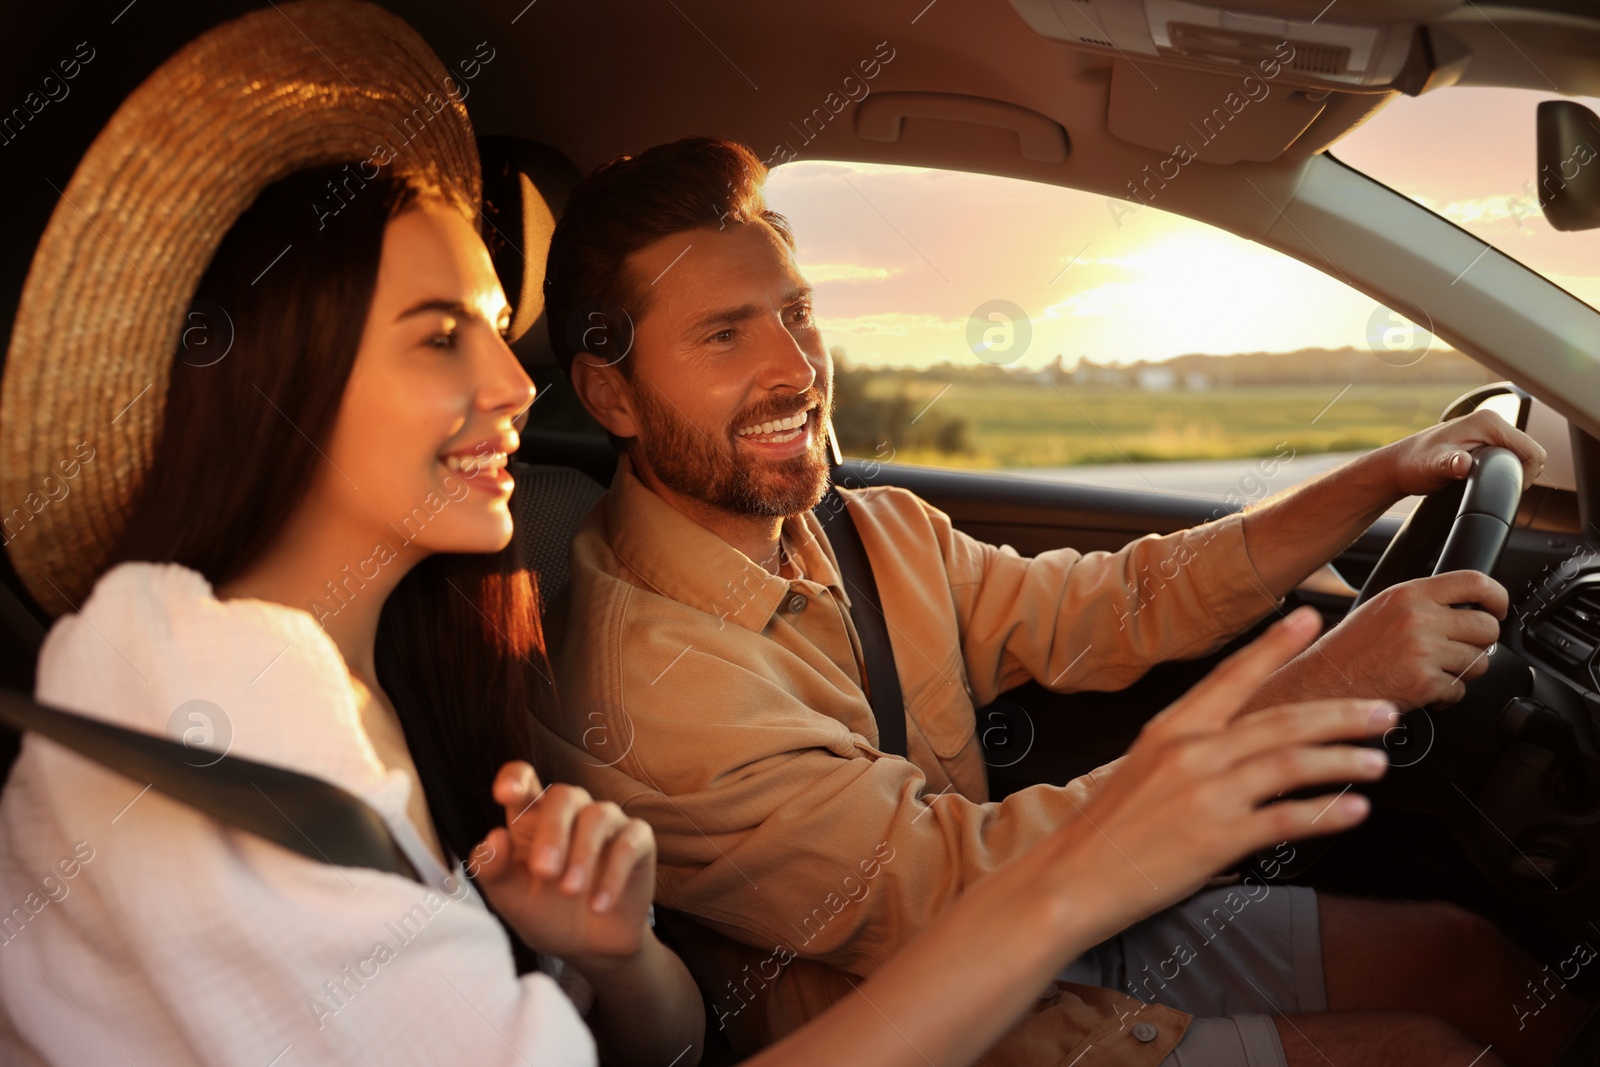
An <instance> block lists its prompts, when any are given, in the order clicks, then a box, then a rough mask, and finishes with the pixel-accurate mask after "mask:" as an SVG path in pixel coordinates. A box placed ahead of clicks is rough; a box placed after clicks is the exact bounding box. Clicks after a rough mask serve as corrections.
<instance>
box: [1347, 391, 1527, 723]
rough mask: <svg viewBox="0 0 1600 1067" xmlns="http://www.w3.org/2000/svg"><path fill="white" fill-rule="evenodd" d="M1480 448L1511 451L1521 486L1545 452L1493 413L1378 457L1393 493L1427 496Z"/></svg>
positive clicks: (1445, 426)
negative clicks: (1519, 470) (1385, 463)
mask: <svg viewBox="0 0 1600 1067" xmlns="http://www.w3.org/2000/svg"><path fill="white" fill-rule="evenodd" d="M1485 445H1501V446H1503V447H1505V448H1509V449H1510V450H1511V451H1512V452H1514V453H1516V455H1517V458H1518V459H1520V460H1522V481H1523V484H1524V485H1531V484H1533V480H1534V479H1535V478H1537V477H1538V476H1539V474H1540V472H1541V471H1543V470H1544V464H1545V450H1544V448H1543V447H1541V446H1540V444H1539V442H1537V441H1535V440H1534V439H1533V438H1531V437H1529V436H1528V435H1527V434H1525V433H1523V432H1522V431H1521V430H1519V429H1517V428H1516V427H1515V426H1513V425H1511V424H1510V423H1509V422H1507V421H1506V420H1505V419H1503V418H1501V417H1500V416H1499V415H1496V414H1495V413H1494V412H1492V411H1475V412H1473V413H1472V414H1470V415H1463V416H1461V417H1460V418H1458V419H1451V420H1450V421H1449V422H1441V423H1439V424H1438V425H1437V426H1431V427H1429V428H1428V429H1426V430H1421V431H1419V432H1417V433H1414V434H1412V435H1411V436H1410V437H1403V438H1401V439H1400V440H1398V441H1396V442H1394V443H1393V444H1391V445H1385V446H1384V447H1383V448H1380V449H1378V454H1379V455H1383V456H1386V457H1387V458H1388V459H1389V469H1390V476H1391V477H1392V478H1393V479H1394V488H1395V492H1396V494H1397V495H1399V496H1426V495H1427V494H1429V493H1433V492H1437V491H1438V490H1440V489H1443V488H1444V487H1445V486H1446V485H1448V484H1450V483H1451V482H1459V481H1461V480H1462V479H1463V478H1465V477H1466V476H1467V474H1468V473H1469V472H1470V471H1471V470H1472V456H1471V453H1472V452H1473V451H1474V450H1476V449H1478V448H1481V447H1483V446H1485ZM1330 636H1331V634H1330ZM1402 706H1404V705H1402Z"/></svg>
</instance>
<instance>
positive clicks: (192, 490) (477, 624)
mask: <svg viewBox="0 0 1600 1067" xmlns="http://www.w3.org/2000/svg"><path fill="white" fill-rule="evenodd" d="M421 197H439V198H441V199H443V200H445V201H446V202H448V203H451V204H453V205H454V206H456V207H458V208H461V207H462V205H461V204H460V202H459V199H457V198H454V197H451V196H449V195H448V194H447V193H445V192H442V191H440V190H437V189H433V188H427V187H423V186H422V185H420V184H417V183H415V182H413V181H408V180H406V179H402V178H396V177H394V176H391V175H388V174H381V175H380V176H378V177H377V178H374V179H371V180H363V179H362V178H360V177H359V172H357V171H355V168H354V166H353V165H352V166H342V167H341V166H338V165H335V166H329V167H319V168H316V169H312V170H305V171H300V172H298V173H296V174H293V175H290V176H289V177H287V178H284V179H282V180H280V181H278V182H276V183H274V184H273V185H271V186H269V187H268V188H267V189H266V190H265V191H263V192H262V193H261V195H260V196H258V197H257V198H256V200H255V202H254V203H253V204H252V205H251V206H250V208H249V209H248V210H247V211H246V212H245V213H244V215H243V216H241V217H240V218H239V220H238V222H236V223H235V224H234V226H233V227H232V228H231V229H230V230H229V231H228V234H227V235H226V237H225V238H224V239H223V241H222V243H221V245H220V246H219V247H218V250H217V252H216V254H215V255H214V256H213V257H212V261H211V264H210V266H209V267H208V268H207V270H206V273H205V276H204V278H203V279H202V280H201V282H200V285H199V288H198V290H197V291H196V293H195V299H194V303H193V304H192V306H191V310H190V311H189V313H188V319H187V322H186V326H185V331H184V336H183V340H182V341H181V342H180V344H179V346H178V351H177V353H175V356H176V358H175V360H174V362H173V365H172V374H171V378H170V382H169V384H168V387H167V394H166V407H165V409H164V411H163V415H162V425H161V428H160V432H159V437H158V439H157V443H156V446H155V453H154V456H153V458H152V460H151V463H150V466H149V469H148V471H147V472H146V474H145V477H144V481H143V483H142V484H141V485H140V487H139V490H138V492H137V493H136V495H135V499H134V501H133V506H132V510H131V514H130V515H129V518H128V523H127V526H126V528H125V530H124V531H123V534H122V537H121V540H120V543H119V546H118V549H117V551H116V552H115V554H114V555H113V558H112V564H113V565H114V564H116V563H120V562H124V561H129V560H146V561H151V562H158V563H169V562H170V563H180V564H183V565H184V566H186V567H191V568H193V569H194V570H197V571H199V572H200V573H201V574H202V575H204V576H205V577H206V579H207V580H209V581H210V582H211V584H212V585H213V586H220V585H223V584H225V583H227V582H228V581H230V580H231V579H233V578H235V577H236V576H238V575H239V574H241V573H242V572H243V571H244V570H245V569H246V568H248V567H249V565H250V564H251V563H252V562H254V561H255V560H256V559H257V558H258V557H259V556H260V555H261V553H262V552H263V551H264V550H265V549H266V548H267V546H269V545H270V544H271V543H272V542H273V540H274V539H275V538H276V537H277V536H278V535H279V534H280V533H281V532H282V531H283V528H284V526H285V524H286V523H287V521H288V519H289V517H290V515H291V514H292V513H293V512H294V510H295V508H296V507H298V506H299V504H300V503H301V501H302V500H303V499H304V498H305V496H306V494H307V492H308V490H309V488H310V485H311V480H312V474H313V472H314V468H315V467H316V464H317V463H319V462H322V456H321V451H320V450H321V449H322V448H323V447H324V446H325V445H326V444H327V441H328V439H329V437H330V436H331V434H332V431H333V426H334V420H335V418H336V416H337V415H338V411H339V403H340V400H341V398H342V396H343V394H344V389H345V384H346V382H347V381H348V380H349V377H350V368H351V366H352V365H353V364H354V362H355V357H356V349H357V347H358V345H359V344H360V340H361V334H362V328H363V326H364V324H365V321H366V316H367V309H368V308H369V306H370V305H371V303H372V294H373V290H374V288H375V286H376V284H377V276H378V261H379V257H380V255H381V253H382V249H383V234H384V228H385V226H386V225H387V224H388V222H389V220H390V219H392V218H393V217H394V216H395V215H397V214H398V213H400V212H401V211H403V210H405V208H407V207H408V206H410V205H412V204H413V203H415V202H416V201H417V200H418V199H419V198H421ZM376 656H377V670H378V679H377V680H378V684H379V685H380V686H381V687H382V689H383V691H384V692H385V693H386V694H387V695H388V697H389V699H390V701H391V702H392V703H393V704H394V708H395V711H396V712H397V713H398V714H399V717H400V723H401V725H402V727H403V728H404V730H405V736H406V744H407V746H408V747H409V748H410V750H411V758H412V760H413V761H414V762H415V763H416V767H417V774H418V776H419V777H420V778H421V780H422V787H423V790H424V792H425V793H426V794H427V800H428V809H429V811H430V813H431V814H432V816H433V822H434V826H435V828H436V829H437V830H438V833H439V838H440V841H441V842H442V843H443V845H444V847H445V848H446V849H447V850H448V852H449V853H450V854H452V855H453V856H454V857H455V858H457V859H462V860H465V859H467V858H468V857H469V855H470V853H471V850H472V848H473V846H474V845H476V844H477V843H478V842H479V841H480V840H482V838H483V836H484V835H485V834H486V833H488V831H489V830H490V829H492V828H493V827H494V826H496V825H500V824H502V823H503V822H504V815H503V813H502V812H501V810H500V809H499V808H498V807H497V806H496V805H495V803H494V799H493V797H492V795H491V793H490V787H491V783H492V782H493V780H494V776H495V773H496V771H498V770H499V767H500V765H501V764H502V763H503V762H505V761H506V760H510V759H527V760H530V761H531V759H532V754H533V739H532V723H531V721H530V715H531V714H537V713H540V712H541V711H543V710H544V706H545V705H546V703H547V702H549V701H553V699H554V690H553V687H552V686H551V684H550V682H549V680H548V679H549V675H550V669H549V665H548V663H547V662H546V660H545V655H544V636H543V633H542V632H541V629H540V625H539V612H538V605H537V592H536V586H535V577H534V575H533V574H532V573H531V572H530V571H529V570H527V569H526V568H525V567H524V566H523V565H522V563H521V561H520V559H518V557H517V552H516V542H515V540H513V541H512V543H511V544H510V545H508V546H507V547H506V548H505V549H503V550H502V551H500V552H495V553H475V554H468V553H463V554H437V555H434V556H430V557H429V558H428V559H426V560H424V561H423V562H422V563H420V564H418V565H417V566H416V567H414V568H413V569H412V570H411V572H410V573H408V574H407V575H406V576H405V578H404V579H402V580H401V581H400V583H399V585H398V586H397V587H396V589H395V591H394V592H393V593H392V594H391V595H390V596H389V599H388V601H387V603H386V604H385V605H384V608H383V613H382V616H381V618H380V621H379V626H378V637H377V648H376ZM514 943H515V942H514Z"/></svg>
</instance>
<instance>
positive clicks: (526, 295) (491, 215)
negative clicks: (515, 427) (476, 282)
mask: <svg viewBox="0 0 1600 1067" xmlns="http://www.w3.org/2000/svg"><path fill="white" fill-rule="evenodd" d="M478 155H479V156H480V158H481V159H482V162H483V217H484V219H485V222H486V224H485V226H484V234H483V238H484V242H485V243H486V244H487V245H488V246H489V255H490V258H491V259H493V261H494V269H495V273H497V274H498V275H499V276H500V285H501V287H503V288H504V289H505V291H506V299H507V300H509V301H510V302H511V339H512V341H513V343H514V344H515V346H516V348H517V350H518V354H519V355H521V356H522V357H523V360H524V362H527V361H528V360H529V358H530V357H532V358H533V359H535V360H538V361H541V362H542V361H545V360H553V359H554V358H555V357H554V355H553V354H552V353H551V352H550V351H549V346H550V341H549V338H548V336H547V334H546V331H545V330H543V329H538V330H535V329H533V326H534V324H535V323H537V322H538V321H539V320H540V318H541V317H542V316H543V315H544V266H545V259H546V257H547V256H548V255H549V252H550V237H551V235H552V234H554V233H555V228H556V219H558V218H560V217H561V212H562V210H563V209H564V208H565V207H566V205H567V196H568V194H570V193H571V192H572V189H573V187H574V186H576V185H577V184H578V182H579V181H580V180H581V179H582V177H583V175H582V174H581V173H579V171H578V168H577V167H575V166H573V164H572V162H571V161H570V160H568V159H567V157H566V156H564V155H562V154H561V153H560V152H558V151H556V150H555V149H554V148H550V147H548V146H546V145H542V144H537V143H535V142H533V141H530V140H527V139H526V138H523V137H514V136H510V135H506V134H494V135H490V136H485V137H479V138H478ZM519 339H521V340H520V343H518V342H519Z"/></svg>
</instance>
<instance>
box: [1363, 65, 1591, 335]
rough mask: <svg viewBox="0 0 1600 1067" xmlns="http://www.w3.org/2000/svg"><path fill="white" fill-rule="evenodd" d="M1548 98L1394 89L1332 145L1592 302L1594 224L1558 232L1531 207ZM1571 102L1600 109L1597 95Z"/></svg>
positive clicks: (1493, 90)
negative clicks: (1538, 129)
mask: <svg viewBox="0 0 1600 1067" xmlns="http://www.w3.org/2000/svg"><path fill="white" fill-rule="evenodd" d="M1555 99H1560V97H1559V96H1558V94H1556V93H1555V92H1553V91H1552V92H1548V93H1543V92H1535V91H1532V90H1528V89H1505V88H1497V87H1487V88H1479V87H1468V88H1460V87H1457V88H1447V89H1441V90H1438V91H1436V92H1432V93H1428V94H1426V95H1423V96H1417V97H1411V96H1401V97H1397V98H1396V99H1394V100H1393V101H1391V102H1390V103H1389V104H1388V105H1386V106H1385V107H1384V108H1383V109H1382V110H1380V111H1379V112H1378V113H1377V114H1376V115H1374V116H1373V117H1372V118H1371V120H1369V121H1368V122H1367V123H1366V124H1365V125H1364V126H1361V127H1360V128H1359V129H1357V130H1355V131H1354V132H1353V133H1351V134H1349V135H1348V136H1346V137H1345V138H1344V139H1343V140H1342V141H1340V142H1339V143H1338V144H1337V145H1335V146H1334V150H1333V151H1334V155H1336V156H1338V157H1339V159H1340V160H1342V161H1343V162H1345V163H1348V164H1349V165H1350V166H1352V167H1354V168H1356V169H1357V170H1359V171H1362V172H1363V173H1365V174H1367V175H1369V176H1370V177H1372V178H1375V179H1377V180H1378V181H1380V182H1383V183H1384V184H1385V185H1387V186H1389V187H1390V188H1392V189H1394V190H1396V191H1397V192H1400V193H1402V194H1404V195H1406V196H1408V197H1410V198H1411V199H1413V200H1415V201H1417V202H1418V203H1419V204H1422V205H1423V206H1424V207H1426V208H1428V209H1429V210H1431V211H1434V212H1436V213H1438V214H1439V215H1442V216H1444V217H1445V218H1447V219H1449V220H1450V221H1451V222H1453V223H1455V224H1456V225H1458V226H1460V227H1461V228H1462V229H1464V230H1466V231H1467V232H1468V233H1471V234H1472V235H1473V236H1475V237H1478V238H1480V239H1482V240H1484V241H1487V242H1488V243H1489V244H1491V245H1493V246H1494V247H1495V248H1497V249H1499V250H1500V251H1502V252H1504V253H1505V254H1506V255H1508V256H1511V257H1512V258H1514V259H1516V260H1518V261H1520V262H1521V263H1523V264H1525V265H1526V266H1528V267H1531V268H1533V269H1534V270H1536V271H1538V272H1539V273H1540V274H1542V275H1544V276H1545V277H1546V278H1548V279H1550V280H1551V281H1552V282H1554V283H1555V284H1557V285H1559V286H1561V287H1562V288H1563V289H1565V290H1566V291H1567V292H1569V293H1571V294H1572V295H1573V296H1576V297H1577V298H1578V299H1580V300H1582V301H1584V302H1585V303H1587V304H1588V305H1589V306H1590V307H1593V308H1597V309H1600V230H1586V231H1580V232H1576V233H1562V232H1560V231H1559V230H1556V229H1554V228H1553V227H1552V226H1551V225H1550V224H1549V223H1548V222H1546V221H1545V218H1544V214H1543V213H1542V212H1540V210H1539V192H1538V184H1537V182H1538V174H1537V167H1538V162H1537V158H1536V153H1535V144H1536V136H1535V131H1534V112H1535V109H1536V108H1537V106H1538V104H1539V102H1540V101H1541V100H1555ZM1574 99H1576V100H1577V101H1578V102H1579V103H1581V104H1583V105H1584V106H1585V107H1588V108H1589V109H1590V110H1592V111H1596V112H1597V113H1600V100H1597V99H1594V98H1593V97H1576V98H1574ZM1595 165H1600V161H1597V162H1596V164H1595Z"/></svg>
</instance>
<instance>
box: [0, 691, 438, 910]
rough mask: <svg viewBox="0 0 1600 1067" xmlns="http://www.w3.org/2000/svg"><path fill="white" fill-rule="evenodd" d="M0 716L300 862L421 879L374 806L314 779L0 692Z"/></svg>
mask: <svg viewBox="0 0 1600 1067" xmlns="http://www.w3.org/2000/svg"><path fill="white" fill-rule="evenodd" d="M0 722H3V723H4V724H5V725H7V726H9V727H11V728H12V729H14V730H17V731H23V730H32V731H33V732H34V733H36V734H39V735H40V736H43V737H48V738H49V739H50V740H52V741H54V742H56V743H57V744H60V745H64V746H66V747H67V748H70V749H72V750H73V751H74V752H76V753H78V754H79V755H81V756H86V757H88V758H89V759H92V760H94V761H95V762H96V763H99V764H102V765H103V766H106V767H109V768H110V769H111V770H114V771H116V772H117V773H118V774H122V775H126V776H127V777H129V778H131V779H133V780H134V781H136V782H148V783H150V786H151V787H152V788H154V789H158V790H160V791H161V792H163V793H165V794H166V795H167V796H169V797H172V798H173V799H174V800H178V801H181V802H182V803H185V804H188V805H189V806H190V807H192V808H195V809H197V810H199V811H201V812H203V813H205V814H207V815H210V816H212V817H213V818H215V819H219V820H221V821H222V822H225V823H228V824H229V825H230V826H237V827H238V828H239V829H241V830H248V831H250V832H251V833H253V834H256V835H257V836H259V837H264V838H266V839H267V840H268V841H272V842H274V843H275V844H279V845H282V846H283V847H284V848H287V849H289V850H290V851H292V852H298V853H299V854H300V855H302V856H305V857H307V858H308V859H313V860H317V861H319V862H321V863H328V864H332V865H334V866H336V867H368V868H371V869H372V870H375V871H383V872H385V873H387V874H398V875H400V876H401V877H402V878H409V879H412V880H413V881H419V882H420V881H421V878H419V877H418V875H417V872H416V869H415V868H413V867H412V865H411V861H410V860H408V859H406V856H405V853H404V852H402V851H401V850H400V846H399V845H397V844H396V843H395V840H394V838H393V837H392V836H390V834H389V828H388V827H387V826H386V825H384V822H383V820H382V819H381V818H380V817H379V816H378V813H377V812H375V811H373V810H372V808H370V807H368V806H367V804H366V803H365V802H363V801H362V800H361V799H360V798H359V797H357V796H355V795H354V794H352V793H349V792H346V791H345V790H343V789H340V788H339V787H338V786H336V785H333V784H331V783H329V782H324V781H322V780H321V779H320V778H313V777H311V776H310V775H305V774H301V773H299V772H298V771H291V770H285V769H284V768H282V767H272V766H269V765H267V764H265V763H256V762H255V761H254V760H247V759H241V758H240V757H238V756H222V757H220V758H218V759H217V760H216V762H214V763H213V762H211V760H210V757H209V756H208V757H206V762H205V764H199V763H197V762H196V760H197V757H199V756H201V755H203V754H204V752H205V750H204V749H197V748H190V747H188V746H186V745H183V744H180V743H179V742H177V741H171V740H168V739H167V738H164V737H156V736H155V735H153V734H146V733H140V732H139V731H137V730H129V729H125V728H124V727H121V726H117V725H114V724H112V723H108V722H102V721H100V720H99V719H91V718H88V717H87V716H83V715H77V714H74V713H72V712H69V711H62V710H60V709H58V708H52V707H49V706H47V705H44V704H38V703H35V702H34V701H32V700H29V699H28V698H27V697H24V696H23V695H21V694H20V693H17V692H15V691H14V690H10V689H0Z"/></svg>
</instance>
